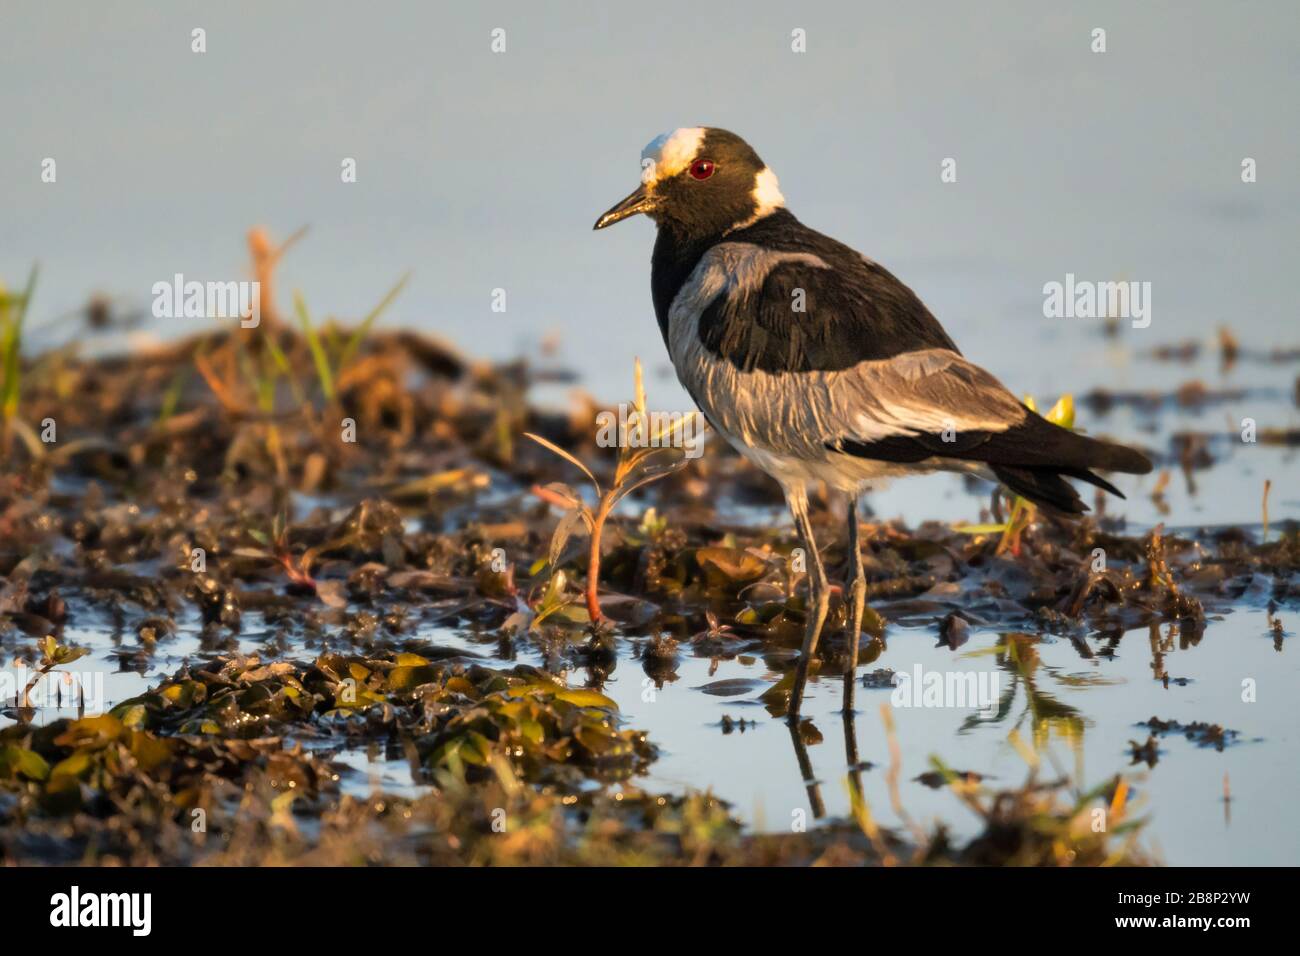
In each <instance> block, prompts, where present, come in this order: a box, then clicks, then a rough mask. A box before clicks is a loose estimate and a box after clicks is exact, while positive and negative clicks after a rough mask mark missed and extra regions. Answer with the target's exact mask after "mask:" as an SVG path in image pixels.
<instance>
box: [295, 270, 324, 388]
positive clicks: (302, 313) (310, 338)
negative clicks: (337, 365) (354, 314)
mask: <svg viewBox="0 0 1300 956" xmlns="http://www.w3.org/2000/svg"><path fill="white" fill-rule="evenodd" d="M293 308H294V311H295V312H297V313H298V322H299V323H300V324H301V325H302V331H303V334H304V335H305V336H306V337H307V348H309V349H310V350H311V357H312V361H313V362H315V363H316V377H317V378H318V379H320V389H321V391H322V392H323V393H324V394H325V400H326V401H330V402H332V401H334V374H333V373H332V372H331V371H330V362H329V358H328V357H327V356H326V355H325V348H324V346H322V345H321V341H320V336H319V335H317V334H316V327H315V326H314V325H312V324H311V316H309V315H308V314H307V303H306V302H304V301H303V298H302V293H301V292H295V293H294V294H293Z"/></svg>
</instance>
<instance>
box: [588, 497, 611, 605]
mask: <svg viewBox="0 0 1300 956" xmlns="http://www.w3.org/2000/svg"><path fill="white" fill-rule="evenodd" d="M613 507H614V496H613V495H612V494H606V495H604V496H603V497H602V498H601V499H600V506H599V507H598V508H597V509H596V514H595V516H594V517H593V518H592V520H591V553H590V555H589V556H588V558H587V614H588V615H589V616H590V617H591V623H593V624H599V623H600V622H601V621H603V620H604V619H605V615H604V614H602V613H601V610H600V598H599V597H598V596H597V593H596V592H597V591H598V590H599V589H600V536H601V532H602V531H604V530H605V519H606V518H608V517H609V512H610V509H611V508H613Z"/></svg>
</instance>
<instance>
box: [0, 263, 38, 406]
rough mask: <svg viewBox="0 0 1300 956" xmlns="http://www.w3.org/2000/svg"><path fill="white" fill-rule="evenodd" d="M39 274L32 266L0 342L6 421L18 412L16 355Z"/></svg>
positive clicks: (0, 393) (0, 401) (1, 393)
mask: <svg viewBox="0 0 1300 956" xmlns="http://www.w3.org/2000/svg"><path fill="white" fill-rule="evenodd" d="M39 273H40V267H39V266H36V265H33V266H32V271H31V273H30V274H29V275H28V276H27V288H26V289H24V290H23V297H22V301H21V302H20V303H19V305H18V312H17V314H16V315H13V316H11V317H10V318H9V321H8V322H6V323H5V327H4V338H3V340H2V341H0V358H2V359H3V361H4V388H3V390H2V391H0V412H2V413H3V415H4V418H5V420H6V421H7V420H9V419H11V418H13V417H14V414H15V413H16V412H17V411H18V384H19V372H20V368H19V363H18V353H19V352H20V351H21V350H22V344H23V322H24V321H25V320H26V318H27V307H28V305H30V304H31V301H32V295H33V293H34V292H35V291H36V277H37V275H38V274H39Z"/></svg>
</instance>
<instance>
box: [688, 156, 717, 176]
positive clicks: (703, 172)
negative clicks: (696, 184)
mask: <svg viewBox="0 0 1300 956" xmlns="http://www.w3.org/2000/svg"><path fill="white" fill-rule="evenodd" d="M717 168H718V167H716V166H714V165H713V163H711V162H710V161H709V160H707V159H697V160H696V161H695V162H693V163H691V168H690V170H689V172H690V174H691V178H692V179H708V178H709V177H710V176H712V175H713V171H714V170H715V169H717Z"/></svg>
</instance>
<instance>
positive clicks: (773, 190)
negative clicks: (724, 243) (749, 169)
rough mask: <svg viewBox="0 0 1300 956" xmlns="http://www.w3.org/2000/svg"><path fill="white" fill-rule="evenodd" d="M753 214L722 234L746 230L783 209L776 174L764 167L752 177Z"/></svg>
mask: <svg viewBox="0 0 1300 956" xmlns="http://www.w3.org/2000/svg"><path fill="white" fill-rule="evenodd" d="M752 195H753V197H754V214H753V215H752V216H750V217H749V218H748V219H742V220H741V221H740V222H738V223H736V224H735V225H734V226H732V227H731V228H730V229H727V230H726V231H725V232H723V235H724V236H725V235H728V234H729V233H733V232H735V231H736V230H737V229H748V228H749V227H750V226H752V225H753V224H754V223H756V222H758V221H759V220H760V219H762V218H763V217H764V216H770V215H772V213H774V212H776V211H777V210H778V209H784V208H785V197H784V196H782V195H781V186H780V184H779V183H778V182H777V181H776V173H774V172H772V170H771V169H770V168H768V167H767V166H764V167H763V168H762V169H760V170H759V171H758V175H757V176H755V177H754V192H753V193H752Z"/></svg>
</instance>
